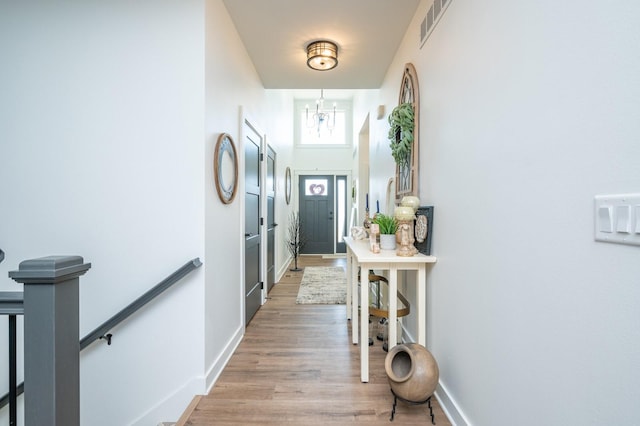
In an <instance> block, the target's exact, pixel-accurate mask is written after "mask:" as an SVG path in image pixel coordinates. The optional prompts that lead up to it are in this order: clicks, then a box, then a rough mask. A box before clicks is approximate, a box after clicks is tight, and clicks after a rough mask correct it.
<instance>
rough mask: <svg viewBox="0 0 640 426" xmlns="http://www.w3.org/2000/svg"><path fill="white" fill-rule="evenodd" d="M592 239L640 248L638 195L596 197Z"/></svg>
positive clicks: (639, 201) (639, 199)
mask: <svg viewBox="0 0 640 426" xmlns="http://www.w3.org/2000/svg"><path fill="white" fill-rule="evenodd" d="M594 218H595V226H594V238H595V240H596V241H604V242H608V243H615V244H629V245H635V246H640V193H637V194H615V195H596V197H595V199H594Z"/></svg>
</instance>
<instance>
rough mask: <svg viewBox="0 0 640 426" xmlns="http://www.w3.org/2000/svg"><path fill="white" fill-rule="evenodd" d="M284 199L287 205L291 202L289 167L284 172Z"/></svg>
mask: <svg viewBox="0 0 640 426" xmlns="http://www.w3.org/2000/svg"><path fill="white" fill-rule="evenodd" d="M284 199H285V201H286V202H287V204H289V202H290V201H291V169H290V168H289V167H287V170H285V172H284Z"/></svg>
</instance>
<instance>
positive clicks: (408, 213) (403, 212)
mask: <svg viewBox="0 0 640 426" xmlns="http://www.w3.org/2000/svg"><path fill="white" fill-rule="evenodd" d="M393 215H394V216H395V218H396V219H397V220H413V219H414V218H415V212H414V211H413V208H411V207H408V206H398V207H396V209H395V211H394V212H393Z"/></svg>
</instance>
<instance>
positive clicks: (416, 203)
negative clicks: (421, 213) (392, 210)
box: [400, 195, 420, 213]
mask: <svg viewBox="0 0 640 426" xmlns="http://www.w3.org/2000/svg"><path fill="white" fill-rule="evenodd" d="M400 205H401V206H403V207H411V208H412V209H413V212H414V213H415V212H416V211H417V210H418V207H420V199H419V198H418V197H416V196H415V195H407V196H405V197H402V200H400Z"/></svg>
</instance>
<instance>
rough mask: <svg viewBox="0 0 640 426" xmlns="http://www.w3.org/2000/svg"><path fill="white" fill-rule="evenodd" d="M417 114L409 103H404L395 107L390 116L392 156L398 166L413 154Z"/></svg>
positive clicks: (389, 136)
mask: <svg viewBox="0 0 640 426" xmlns="http://www.w3.org/2000/svg"><path fill="white" fill-rule="evenodd" d="M414 119H415V114H414V111H413V105H412V104H411V103H409V102H405V103H402V104H400V105H398V106H397V107H395V108H394V109H393V110H392V111H391V114H389V125H390V126H391V127H390V128H389V134H388V138H389V141H390V142H391V144H390V147H391V155H393V159H394V160H395V161H396V164H398V165H401V164H404V163H405V162H406V161H407V159H408V158H409V154H410V153H411V146H412V145H413V131H414V129H415V126H414Z"/></svg>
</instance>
